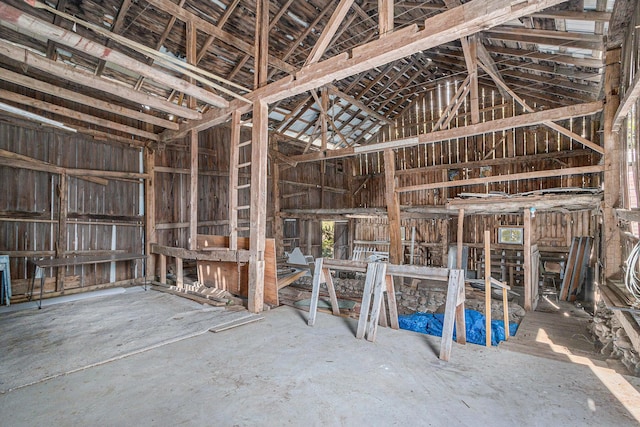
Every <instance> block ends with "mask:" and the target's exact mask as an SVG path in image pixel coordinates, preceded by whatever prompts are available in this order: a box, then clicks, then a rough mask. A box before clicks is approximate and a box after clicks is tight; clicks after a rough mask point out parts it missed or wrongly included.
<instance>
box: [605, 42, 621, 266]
mask: <svg viewBox="0 0 640 427" xmlns="http://www.w3.org/2000/svg"><path fill="white" fill-rule="evenodd" d="M620 55H621V49H620V48H616V49H612V50H608V51H607V53H606V57H605V60H606V64H607V65H606V68H605V73H604V93H605V104H604V114H603V115H604V134H603V137H604V209H603V228H604V230H603V231H604V245H603V247H605V248H606V249H607V250H606V251H604V278H608V277H611V276H613V275H615V274H616V273H619V272H620V267H621V265H622V250H621V249H622V247H621V243H620V230H619V229H618V226H617V223H618V221H617V218H616V212H615V208H617V207H619V202H620V171H621V169H622V167H623V165H622V164H621V163H622V162H621V159H622V146H623V144H621V143H620V142H619V140H618V134H616V133H613V131H612V128H613V120H614V118H615V114H616V111H617V110H618V106H619V105H620V93H619V90H620Z"/></svg>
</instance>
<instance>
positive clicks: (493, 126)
mask: <svg viewBox="0 0 640 427" xmlns="http://www.w3.org/2000/svg"><path fill="white" fill-rule="evenodd" d="M600 111H602V102H590V103H586V104H578V105H570V106H567V107H561V108H554V109H551V110H544V111H538V112H535V113H528V114H521V115H518V116H513V117H508V118H504V119H498V120H491V121H488V122H484V123H478V124H475V125H469V126H462V127H458V128H453V129H447V130H442V131H437V132H430V133H425V134H421V135H418V136H414V137H410V138H404V139H399V140H394V141H387V142H382V143H378V144H369V145H362V146H359V147H351V148H348V149H339V150H327V151H319V152H315V153H310V154H304V155H299V156H291V160H292V161H294V162H298V163H303V162H315V161H319V160H328V159H335V158H343V157H350V156H354V155H358V154H364V153H373V152H380V151H384V150H386V149H388V148H393V149H397V148H403V147H412V146H415V145H418V144H433V143H436V142H441V141H447V140H451V139H457V138H465V137H469V136H474V135H481V134H484V133H491V132H500V131H503V130H509V129H511V128H519V127H527V126H535V125H539V124H542V123H544V122H548V121H557V120H566V119H571V118H574V117H582V116H588V115H592V114H596V113H599V112H600Z"/></svg>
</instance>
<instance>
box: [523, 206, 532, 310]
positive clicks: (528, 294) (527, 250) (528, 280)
mask: <svg viewBox="0 0 640 427" xmlns="http://www.w3.org/2000/svg"><path fill="white" fill-rule="evenodd" d="M522 214H523V217H524V218H523V219H524V221H523V224H524V230H523V232H524V309H525V310H527V311H531V310H533V286H534V284H533V274H532V273H533V272H532V271H531V210H529V209H525V210H524V212H523V213H522Z"/></svg>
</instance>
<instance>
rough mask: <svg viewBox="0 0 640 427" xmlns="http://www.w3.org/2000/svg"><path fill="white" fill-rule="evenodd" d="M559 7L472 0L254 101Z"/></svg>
mask: <svg viewBox="0 0 640 427" xmlns="http://www.w3.org/2000/svg"><path fill="white" fill-rule="evenodd" d="M151 1H153V2H155V1H158V0H151ZM561 2H562V0H536V1H533V0H532V1H527V2H521V3H518V4H517V5H514V4H513V2H512V1H510V0H472V1H470V2H468V3H465V4H463V5H461V6H458V7H456V8H454V9H450V10H448V11H446V12H443V13H440V14H438V15H436V16H434V17H432V18H429V19H427V20H426V21H425V29H424V30H421V31H418V27H417V26H415V25H413V26H409V27H406V28H404V29H402V30H398V31H395V32H394V33H393V34H391V35H389V36H388V37H385V38H384V39H379V40H376V41H372V42H369V43H367V44H365V45H362V46H359V47H357V48H354V49H353V50H352V52H351V55H349V54H346V53H345V54H341V55H337V56H334V57H332V58H330V59H327V60H325V61H322V62H318V63H316V64H310V65H308V66H306V67H303V68H302V69H301V70H300V71H298V73H296V78H295V79H293V78H291V77H287V78H283V79H280V80H278V81H276V82H274V83H271V84H269V85H267V86H265V87H264V88H261V89H258V90H257V91H255V92H254V93H253V96H254V97H256V98H259V99H261V100H263V101H265V102H269V103H272V102H276V101H278V100H280V99H283V98H288V97H290V96H294V95H297V94H300V93H303V92H306V91H308V90H311V89H315V88H317V87H320V86H323V85H325V84H327V83H330V82H332V81H334V80H342V79H344V78H346V77H349V76H352V75H354V74H358V73H361V72H363V71H365V70H368V69H371V68H374V67H377V66H380V65H383V64H387V63H390V62H393V61H395V60H398V59H401V58H405V57H407V56H410V55H412V54H414V53H416V52H419V51H423V50H426V49H430V48H432V47H435V46H438V45H440V44H442V43H446V42H449V41H452V40H455V39H459V38H460V37H464V36H468V35H471V34H475V33H477V32H479V31H483V30H485V29H487V28H491V27H494V26H496V25H500V24H503V23H505V22H508V21H509V20H511V19H516V18H518V17H520V16H524V15H528V14H531V13H534V12H537V11H540V10H543V9H545V8H547V7H550V6H554V5H556V4H558V3H561Z"/></svg>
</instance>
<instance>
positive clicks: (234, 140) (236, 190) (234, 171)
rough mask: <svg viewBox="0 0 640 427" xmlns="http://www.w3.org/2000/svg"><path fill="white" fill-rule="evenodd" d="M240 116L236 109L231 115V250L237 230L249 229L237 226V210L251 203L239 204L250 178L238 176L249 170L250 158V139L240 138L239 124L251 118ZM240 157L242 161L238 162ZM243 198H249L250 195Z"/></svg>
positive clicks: (248, 186)
mask: <svg viewBox="0 0 640 427" xmlns="http://www.w3.org/2000/svg"><path fill="white" fill-rule="evenodd" d="M240 116H241V114H240V112H239V111H237V110H236V111H234V112H233V113H232V115H231V150H230V157H231V161H230V166H229V249H231V250H237V249H238V232H239V231H249V227H239V226H238V211H248V210H249V209H250V208H251V203H247V204H244V205H239V199H240V197H239V194H240V192H241V191H243V190H245V191H246V190H250V188H251V183H250V182H251V181H250V178H247V177H242V178H241V177H240V173H241V171H242V170H246V169H249V170H250V168H251V160H248V161H247V159H248V158H249V159H250V157H251V150H250V149H249V150H247V149H246V148H247V147H249V148H250V147H251V139H249V140H246V141H242V140H241V126H242V125H244V124H247V123H250V122H251V120H248V121H246V122H242V121H241V117H240ZM241 154H242V156H241ZM241 157H242V159H243V160H242V163H241V162H240V158H241ZM241 181H242V182H241ZM244 200H250V197H249V198H245V199H244Z"/></svg>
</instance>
